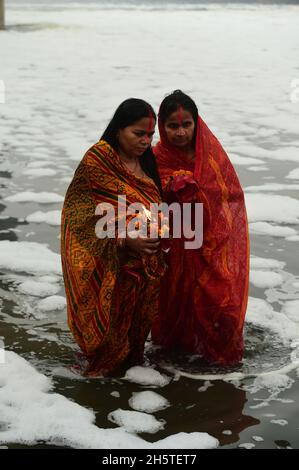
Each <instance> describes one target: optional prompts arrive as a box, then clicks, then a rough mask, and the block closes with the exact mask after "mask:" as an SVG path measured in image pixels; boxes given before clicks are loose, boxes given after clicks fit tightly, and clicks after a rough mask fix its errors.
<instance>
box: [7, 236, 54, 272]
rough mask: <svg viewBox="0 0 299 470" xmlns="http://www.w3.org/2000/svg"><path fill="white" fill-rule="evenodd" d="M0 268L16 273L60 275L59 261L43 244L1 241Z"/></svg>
mask: <svg viewBox="0 0 299 470" xmlns="http://www.w3.org/2000/svg"><path fill="white" fill-rule="evenodd" d="M0 267H1V268H4V269H8V270H11V271H18V272H21V271H25V272H28V273H37V274H38V273H39V274H47V273H49V274H61V259H60V256H59V255H58V254H57V253H54V252H53V251H51V250H50V249H49V248H48V247H47V246H46V245H44V244H40V243H35V242H11V241H9V240H1V241H0Z"/></svg>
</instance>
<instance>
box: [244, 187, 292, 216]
mask: <svg viewBox="0 0 299 470" xmlns="http://www.w3.org/2000/svg"><path fill="white" fill-rule="evenodd" d="M245 199H246V207H247V211H248V218H249V221H250V222H259V221H265V222H277V223H286V224H298V223H299V200H298V199H294V198H292V197H289V196H279V195H276V194H271V195H270V194H249V193H245Z"/></svg>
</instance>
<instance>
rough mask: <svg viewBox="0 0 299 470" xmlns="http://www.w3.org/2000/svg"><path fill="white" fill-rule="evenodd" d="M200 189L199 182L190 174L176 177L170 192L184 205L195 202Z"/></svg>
mask: <svg viewBox="0 0 299 470" xmlns="http://www.w3.org/2000/svg"><path fill="white" fill-rule="evenodd" d="M198 189H199V188H198V184H197V182H196V181H195V179H194V178H193V177H192V176H191V175H189V174H185V175H177V176H175V177H174V178H173V181H172V184H171V187H170V190H171V191H173V192H174V193H175V195H176V197H177V199H178V201H179V202H182V203H183V202H192V201H194V200H195V199H196V196H197V193H198Z"/></svg>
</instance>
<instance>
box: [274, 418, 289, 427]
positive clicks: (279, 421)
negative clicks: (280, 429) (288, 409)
mask: <svg viewBox="0 0 299 470" xmlns="http://www.w3.org/2000/svg"><path fill="white" fill-rule="evenodd" d="M270 423H273V424H279V426H286V425H287V424H288V422H287V420H286V419H271V421H270Z"/></svg>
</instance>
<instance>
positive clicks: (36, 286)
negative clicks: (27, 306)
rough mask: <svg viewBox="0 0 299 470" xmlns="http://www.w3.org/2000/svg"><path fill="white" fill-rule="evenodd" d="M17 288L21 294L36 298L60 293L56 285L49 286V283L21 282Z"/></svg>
mask: <svg viewBox="0 0 299 470" xmlns="http://www.w3.org/2000/svg"><path fill="white" fill-rule="evenodd" d="M18 288H19V290H20V292H22V293H23V294H28V295H33V296H36V297H45V296H48V295H55V294H57V293H58V292H59V291H60V287H59V286H58V285H57V284H50V283H49V282H38V281H25V282H22V284H20V285H19V287H18Z"/></svg>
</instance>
